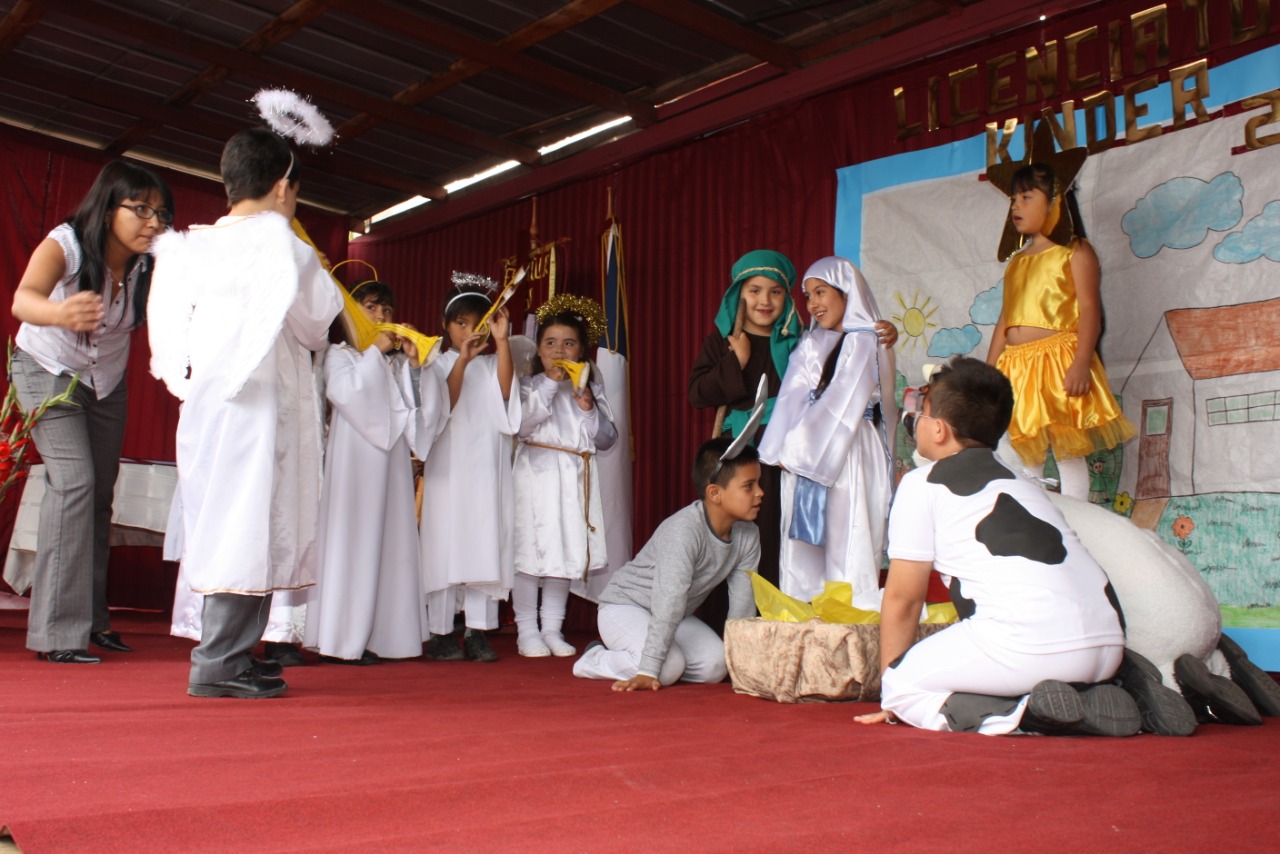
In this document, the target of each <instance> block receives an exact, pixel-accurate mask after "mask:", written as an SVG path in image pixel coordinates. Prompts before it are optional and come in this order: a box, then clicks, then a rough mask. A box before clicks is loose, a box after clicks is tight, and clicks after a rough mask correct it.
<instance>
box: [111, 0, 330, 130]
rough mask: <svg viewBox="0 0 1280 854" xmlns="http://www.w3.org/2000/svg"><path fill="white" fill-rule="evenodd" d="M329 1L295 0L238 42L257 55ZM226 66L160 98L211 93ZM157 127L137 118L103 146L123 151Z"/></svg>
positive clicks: (173, 102)
mask: <svg viewBox="0 0 1280 854" xmlns="http://www.w3.org/2000/svg"><path fill="white" fill-rule="evenodd" d="M332 3H333V0H297V1H296V2H295V3H294V4H293V5H292V6H290V7H289V8H288V9H286V10H284V11H283V12H281V13H280V14H279V15H277V16H276V17H274V18H272V19H271V20H270V21H268V22H267V24H266V25H265V26H263V27H262V29H260V30H258V31H257V32H256V33H254V34H253V35H251V36H249V38H247V39H245V40H244V41H243V42H241V43H240V49H241V50H242V51H244V52H245V53H250V54H253V55H254V56H257V55H259V54H262V53H264V52H266V51H268V50H270V49H271V48H273V47H275V46H276V45H278V44H280V43H281V42H283V41H285V40H286V39H288V38H289V37H290V36H292V35H293V34H294V33H296V32H297V31H298V30H300V29H302V28H303V27H305V26H306V25H307V24H309V23H311V22H312V21H314V20H315V19H316V18H318V17H320V16H321V15H323V14H324V13H325V12H326V11H328V9H329V6H330V5H332ZM228 74H230V69H228V68H226V67H225V66H222V65H210V66H209V67H207V68H206V69H205V70H204V71H201V72H200V73H199V74H197V75H196V76H195V77H193V78H191V79H190V80H188V81H187V82H186V84H185V85H183V86H182V88H180V89H178V91H176V92H174V93H173V94H171V95H170V96H169V97H167V98H165V99H164V102H165V103H166V104H168V105H169V106H174V107H181V106H185V105H187V104H190V103H191V102H192V101H194V100H195V99H197V98H199V97H200V96H201V95H203V94H205V93H206V92H211V91H213V90H214V89H216V88H217V87H218V86H220V85H222V82H223V81H224V80H226V79H227V75H228ZM159 127H160V126H159V125H157V124H156V123H155V122H149V121H140V122H137V123H135V124H134V125H133V126H132V127H130V128H128V129H127V130H125V132H124V133H122V134H120V136H118V137H116V138H115V139H114V140H112V141H111V143H110V144H109V145H108V146H107V147H106V151H107V152H108V153H110V154H116V155H119V154H123V153H124V152H126V151H128V150H129V149H130V148H133V147H134V146H135V145H137V144H138V143H140V142H141V141H142V140H144V139H146V138H147V137H148V136H150V135H151V134H152V133H154V132H155V131H156V129H157V128H159Z"/></svg>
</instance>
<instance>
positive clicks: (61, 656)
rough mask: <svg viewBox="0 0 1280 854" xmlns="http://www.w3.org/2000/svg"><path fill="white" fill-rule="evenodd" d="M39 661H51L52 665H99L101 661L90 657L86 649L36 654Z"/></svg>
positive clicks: (93, 656)
mask: <svg viewBox="0 0 1280 854" xmlns="http://www.w3.org/2000/svg"><path fill="white" fill-rule="evenodd" d="M36 658H37V659H38V660H40V661H52V662H53V663H54V664H101V663H102V659H101V658H98V656H96V655H90V654H89V651H88V650H86V649H55V650H51V651H50V652H37V653H36Z"/></svg>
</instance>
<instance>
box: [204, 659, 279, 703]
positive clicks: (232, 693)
mask: <svg viewBox="0 0 1280 854" xmlns="http://www.w3.org/2000/svg"><path fill="white" fill-rule="evenodd" d="M288 687H289V686H288V685H286V684H285V681H284V680H283V679H280V678H278V677H275V676H263V675H262V674H261V673H259V672H258V671H256V670H254V669H253V668H252V667H250V668H249V669H248V670H246V671H244V672H243V673H241V674H240V675H239V676H237V677H235V678H234V679H224V680H222V681H221V682H205V683H201V684H190V685H188V686H187V693H188V694H190V695H191V696H192V697H236V698H238V699H241V700H262V699H265V698H267V697H274V696H276V695H277V694H283V693H284V689H286V688H288Z"/></svg>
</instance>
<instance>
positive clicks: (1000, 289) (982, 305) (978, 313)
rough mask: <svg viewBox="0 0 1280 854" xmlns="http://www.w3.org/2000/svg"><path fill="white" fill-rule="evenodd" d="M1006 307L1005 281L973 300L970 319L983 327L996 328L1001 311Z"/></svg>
mask: <svg viewBox="0 0 1280 854" xmlns="http://www.w3.org/2000/svg"><path fill="white" fill-rule="evenodd" d="M1003 307H1004V279H1001V280H1000V281H999V282H997V283H996V286H995V287H994V288H989V289H987V290H985V291H983V292H982V293H980V294H978V295H977V296H976V297H974V298H973V305H971V306H969V319H970V320H972V321H973V322H974V323H977V324H980V325H982V326H995V325H996V323H998V322H999V320H1000V310H1001V309H1002V308H1003Z"/></svg>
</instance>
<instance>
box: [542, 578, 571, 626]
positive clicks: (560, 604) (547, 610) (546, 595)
mask: <svg viewBox="0 0 1280 854" xmlns="http://www.w3.org/2000/svg"><path fill="white" fill-rule="evenodd" d="M568 602H569V579H567V578H544V579H542V633H543V634H544V635H547V634H550V635H556V636H559V635H560V629H561V628H563V627H564V612H565V607H566V606H567V604H568Z"/></svg>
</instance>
